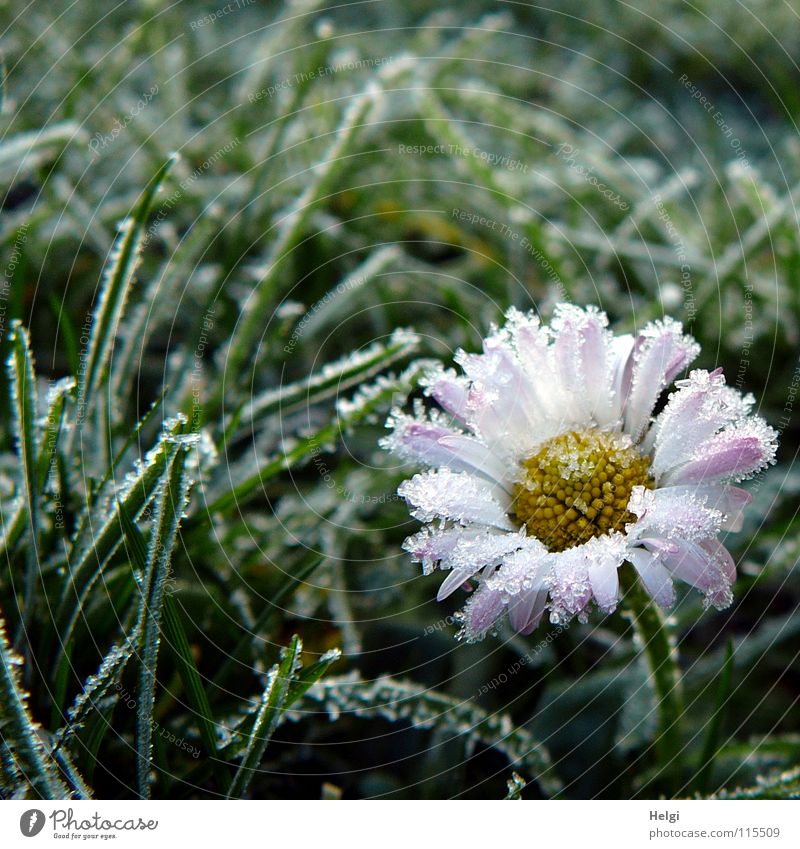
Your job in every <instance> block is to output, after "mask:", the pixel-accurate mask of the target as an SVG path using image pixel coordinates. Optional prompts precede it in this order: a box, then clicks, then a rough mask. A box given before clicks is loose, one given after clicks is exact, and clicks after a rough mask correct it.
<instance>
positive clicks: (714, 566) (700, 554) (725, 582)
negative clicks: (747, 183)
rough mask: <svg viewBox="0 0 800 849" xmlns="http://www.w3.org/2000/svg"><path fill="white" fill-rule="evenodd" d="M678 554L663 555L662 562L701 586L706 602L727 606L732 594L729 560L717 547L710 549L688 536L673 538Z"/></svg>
mask: <svg viewBox="0 0 800 849" xmlns="http://www.w3.org/2000/svg"><path fill="white" fill-rule="evenodd" d="M672 542H673V543H674V544H675V545H676V546H677V547H678V553H677V554H665V555H662V558H661V559H662V562H663V564H664V566H666V567H667V569H669V571H670V572H672V574H673V575H674V576H675V577H676V578H680V580H682V581H684V582H685V583H687V584H689V585H690V586H693V587H696V588H697V589H699V590H702V591H703V592H704V593H705V595H706V601H707V603H710V604H713V605H714V606H715V607H717V608H720V609H721V608H723V607H727V606H728V605H729V604H730V603H731V601H733V596H732V594H731V581H730V580H729V575H730V573H731V572H730V564H729V563H727V562H726V560H725V558H724V556H723V555H722V553H721V552H720V551H718V550H717V549H716V548H714V549H713V550H709V549H708V548H705V547H703V546H701V545H699V544H697V543H694V542H688V541H687V540H672Z"/></svg>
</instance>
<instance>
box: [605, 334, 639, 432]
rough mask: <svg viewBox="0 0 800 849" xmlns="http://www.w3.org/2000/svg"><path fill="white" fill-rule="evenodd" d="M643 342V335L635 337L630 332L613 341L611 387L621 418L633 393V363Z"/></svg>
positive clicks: (616, 337)
mask: <svg viewBox="0 0 800 849" xmlns="http://www.w3.org/2000/svg"><path fill="white" fill-rule="evenodd" d="M637 342H638V343H639V344H638V345H637ZM642 342H643V340H642V338H641V337H638V338H637V339H634V337H633V336H632V335H631V334H630V333H626V334H625V335H623V336H615V337H614V338H613V339H612V341H611V367H612V378H611V389H612V391H613V392H614V402H615V407H616V409H617V412H618V417H619V418H621V417H622V414H623V411H624V408H625V403H626V402H627V400H628V396H629V395H630V393H631V381H632V380H633V364H634V361H635V359H636V356H635V355H636V352H637V351H638V349H639V347H641V343H642Z"/></svg>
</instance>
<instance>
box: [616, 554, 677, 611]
mask: <svg viewBox="0 0 800 849" xmlns="http://www.w3.org/2000/svg"><path fill="white" fill-rule="evenodd" d="M628 560H630V562H631V563H632V564H633V566H634V568H635V569H636V571H637V572H638V574H639V577H640V578H641V580H642V583H643V584H644V588H645V589H646V590H647V592H648V593H649V594H650V595H651V596H652V598H653V600H654V601H655V602H656V604H658V605H660V606H661V607H663V608H664V609H665V610H668V609H669V608H670V607H672V605H673V604H674V603H675V588H674V587H673V586H672V578H671V577H670V573H669V572H668V571H667V569H665V568H664V566H663V565H662V564H661V563H660V562H659V557H658V555H657V554H654V553H652V552H650V551H645V549H643V548H631V549H630V550H629V551H628Z"/></svg>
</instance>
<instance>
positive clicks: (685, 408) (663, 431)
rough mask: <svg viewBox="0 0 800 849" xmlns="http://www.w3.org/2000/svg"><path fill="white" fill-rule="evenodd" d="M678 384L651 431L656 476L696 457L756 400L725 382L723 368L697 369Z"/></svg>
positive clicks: (746, 412)
mask: <svg viewBox="0 0 800 849" xmlns="http://www.w3.org/2000/svg"><path fill="white" fill-rule="evenodd" d="M677 386H678V389H677V391H675V392H673V393H672V394H671V395H670V397H669V399H668V401H667V404H666V406H665V407H664V410H663V411H662V412H661V414H660V415H659V416H658V418H657V419H656V421H655V425H654V426H653V428H652V431H651V434H650V435H648V440H650V441H652V442H653V466H652V469H653V473H654V475H655V477H656V480H658V479H659V478H660V476H661V475H663V474H665V473H667V472H669V471H670V469H674V468H675V467H677V466H679V465H681V464H682V463H685V462H687V461H688V460H690V459H692V457H693V456H694V454H695V453H696V452H697V451H698V450H700V449H701V448H702V446H703V445H704V443H705V442H707V441H708V440H709V439H710V438H711V437H713V436H714V435H715V434H716V433H717V432H718V431H720V430H721V429H722V428H723V427H726V426H727V425H730V424H733V423H735V422H737V421H740V420H742V419H744V418H745V417H746V416H747V415H748V413H749V412H750V410H751V408H752V406H753V403H754V399H753V396H752V395H742V394H741V393H740V392H739V391H738V390H736V389H734V388H732V387H730V386H727V385H726V384H725V378H724V376H723V374H722V370H721V369H716V370H715V371H713V372H707V371H705V370H703V369H696V370H694V371H693V372H692V373H691V374H690V375H689V377H688V378H687V379H686V380H681V381H678V383H677ZM648 447H649V446H648Z"/></svg>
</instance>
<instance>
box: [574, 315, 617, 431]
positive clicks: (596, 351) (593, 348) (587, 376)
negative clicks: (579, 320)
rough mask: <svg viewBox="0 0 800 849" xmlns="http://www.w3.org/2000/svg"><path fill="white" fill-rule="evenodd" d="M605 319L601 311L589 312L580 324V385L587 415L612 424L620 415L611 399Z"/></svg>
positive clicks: (610, 373) (610, 363) (611, 369)
mask: <svg viewBox="0 0 800 849" xmlns="http://www.w3.org/2000/svg"><path fill="white" fill-rule="evenodd" d="M606 323H607V319H606V317H605V314H604V313H589V319H588V320H587V322H586V324H585V325H584V326H583V327H582V328H581V336H582V337H583V345H582V348H581V370H582V372H583V386H584V389H585V391H586V397H587V401H588V404H589V411H590V413H591V416H592V418H593V419H594V420H595V421H596V422H597V423H598V424H599V425H601V426H602V425H610V424H613V423H615V422H616V421H618V420H619V418H620V413H619V411H618V410H616V408H615V406H614V403H613V395H612V387H611V383H612V380H613V365H612V362H611V359H610V355H609V333H608V331H607V330H606Z"/></svg>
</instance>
